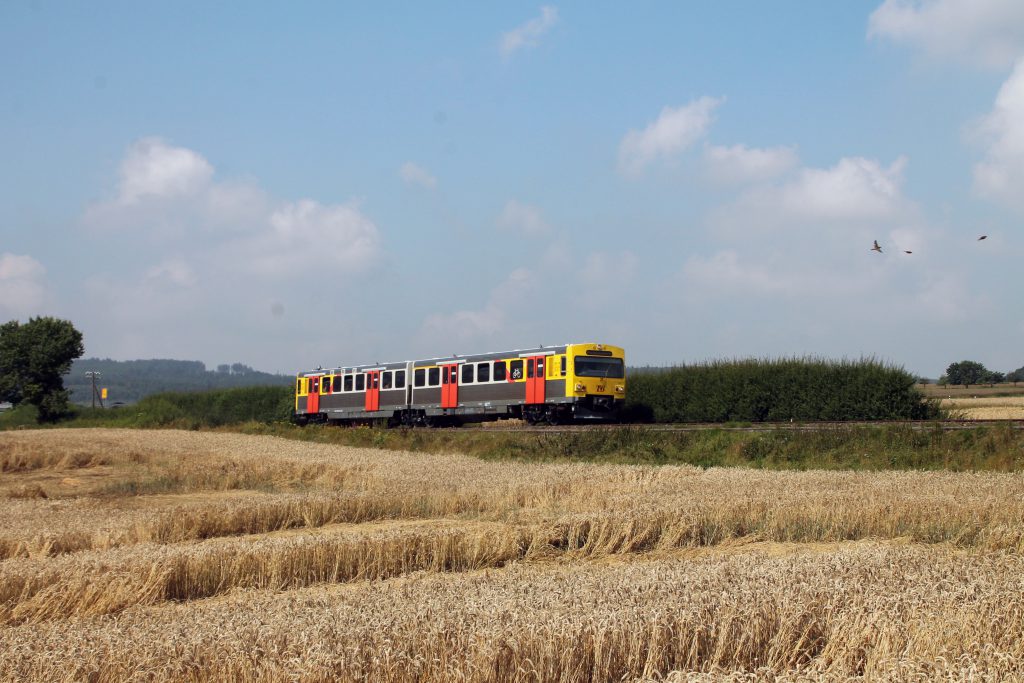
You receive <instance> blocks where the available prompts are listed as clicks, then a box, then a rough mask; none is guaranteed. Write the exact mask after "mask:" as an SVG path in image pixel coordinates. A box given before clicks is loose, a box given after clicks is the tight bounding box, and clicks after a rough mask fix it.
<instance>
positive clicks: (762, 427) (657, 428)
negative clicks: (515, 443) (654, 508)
mask: <svg viewBox="0 0 1024 683" xmlns="http://www.w3.org/2000/svg"><path fill="white" fill-rule="evenodd" d="M495 424H496V423H493V422H492V423H484V424H481V425H473V426H465V427H463V428H462V429H466V430H481V431H486V432H488V433H491V432H496V433H497V432H513V433H519V434H524V433H531V432H533V433H543V434H558V433H567V432H581V431H616V430H621V429H644V430H646V431H651V432H699V431H708V430H714V429H717V430H720V431H725V432H773V431H796V432H816V431H827V430H830V429H857V428H860V429H867V428H872V427H875V428H877V427H909V428H910V429H914V430H918V431H926V430H931V429H941V430H943V431H951V430H957V429H974V428H976V427H984V426H993V425H1003V424H1005V425H1009V426H1010V427H1012V428H1013V429H1024V420H873V421H871V420H868V421H844V422H759V423H756V424H746V423H744V424H738V425H737V424H729V423H683V424H646V423H627V424H600V425H598V424H594V425H587V424H573V425H526V424H522V425H510V426H489V425H495Z"/></svg>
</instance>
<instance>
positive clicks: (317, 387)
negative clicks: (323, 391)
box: [310, 377, 320, 394]
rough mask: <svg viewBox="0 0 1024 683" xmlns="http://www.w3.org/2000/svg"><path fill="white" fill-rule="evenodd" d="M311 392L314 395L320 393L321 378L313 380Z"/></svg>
mask: <svg viewBox="0 0 1024 683" xmlns="http://www.w3.org/2000/svg"><path fill="white" fill-rule="evenodd" d="M310 391H311V392H313V393H314V394H315V393H317V392H319V391H320V378H319V377H314V378H313V384H312V388H311V389H310Z"/></svg>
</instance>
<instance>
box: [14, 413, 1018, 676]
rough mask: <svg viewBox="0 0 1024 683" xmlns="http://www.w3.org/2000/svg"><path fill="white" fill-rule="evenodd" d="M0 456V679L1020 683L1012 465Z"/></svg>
mask: <svg viewBox="0 0 1024 683" xmlns="http://www.w3.org/2000/svg"><path fill="white" fill-rule="evenodd" d="M0 453H2V454H4V456H3V457H4V458H5V460H3V462H4V463H7V462H10V463H22V464H18V465H12V466H11V467H10V468H9V469H5V470H4V472H3V473H2V474H0V488H2V489H3V490H5V491H7V492H8V497H7V498H2V499H0V520H3V521H2V523H0V558H5V559H2V560H0V624H5V625H0V680H48V681H49V680H56V681H61V680H83V679H86V680H91V681H120V680H140V681H141V680H147V681H148V680H236V681H278V680H304V681H305V680H309V681H326V680H384V681H414V680H436V681H505V680H515V681H611V680H643V679H645V678H647V679H660V678H663V677H666V676H668V679H669V680H677V681H683V680H717V679H725V680H755V679H756V680H772V679H778V680H820V679H824V680H845V679H847V678H849V677H856V676H866V677H867V678H869V679H874V680H882V679H885V680H889V679H892V680H923V679H928V680H930V679H939V678H941V679H949V680H958V679H960V678H962V677H968V676H974V678H975V679H978V680H982V679H986V678H987V679H990V680H1007V679H1012V678H1021V679H1024V664H1022V662H1024V646H1022V645H1021V643H1022V642H1024V597H1022V596H1024V578H1022V577H1024V571H1022V570H1024V563H1022V560H1021V556H1020V554H1019V553H1020V551H1021V550H1022V549H1024V476H1022V475H1018V474H953V473H916V472H908V473H897V472H886V473H853V472H764V471H756V470H729V469H712V470H706V471H704V470H699V469H696V468H692V467H661V468H655V467H639V466H612V465H593V464H544V465H536V464H523V463H512V462H505V463H486V462H482V461H479V460H475V459H471V458H466V457H463V456H459V455H455V454H451V455H443V456H425V455H417V454H409V453H396V452H387V451H374V450H369V449H364V450H360V449H353V448H346V447H338V446H329V445H315V444H303V443H298V442H294V441H284V440H279V439H273V438H268V437H246V436H240V435H231V434H210V433H196V432H174V431H167V432H136V431H118V430H61V431H45V432H17V433H0ZM69 454H73V455H74V458H71V459H67V457H68V455H69ZM95 458H103V459H104V462H103V463H102V464H99V461H98V460H95V461H94V460H93V459H95ZM75 462H82V463H94V462H95V463H96V464H85V465H80V466H74V465H72V466H68V465H67V463H75ZM25 463H27V464H25ZM62 463H64V464H62ZM5 467H6V465H5ZM82 470H89V471H90V472H91V473H92V475H94V476H93V477H92V478H91V479H89V481H88V483H86V484H82V485H80V486H78V487H77V488H74V487H66V488H64V489H61V488H51V489H46V488H45V486H46V485H43V488H44V490H43V493H44V494H45V495H47V496H48V497H46V498H42V497H35V498H33V497H31V496H25V497H11V496H10V493H11V492H14V491H16V490H18V487H29V486H33V485H36V484H33V482H35V481H37V480H36V479H34V478H36V477H38V476H40V475H41V474H45V473H49V472H51V471H52V473H53V476H57V474H63V475H67V474H68V472H72V473H76V477H77V473H80V472H81V471H82ZM65 478H67V477H65ZM47 481H48V480H47ZM48 485H50V486H53V484H48ZM51 494H52V495H51ZM673 672H674V673H673Z"/></svg>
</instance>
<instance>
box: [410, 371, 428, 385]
mask: <svg viewBox="0 0 1024 683" xmlns="http://www.w3.org/2000/svg"><path fill="white" fill-rule="evenodd" d="M412 379H413V382H414V386H417V387H425V386H427V372H426V370H424V369H423V368H418V369H417V370H416V371H415V372H413V374H412Z"/></svg>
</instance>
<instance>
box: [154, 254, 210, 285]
mask: <svg viewBox="0 0 1024 683" xmlns="http://www.w3.org/2000/svg"><path fill="white" fill-rule="evenodd" d="M146 280H147V281H150V282H153V283H165V284H170V285H173V286H175V287H192V286H194V285H195V284H196V282H197V280H198V278H197V277H196V273H195V270H194V269H193V268H192V266H190V265H189V264H188V263H186V262H185V261H184V260H183V259H180V258H178V259H169V260H166V261H163V262H162V263H159V264H157V265H155V266H153V267H151V268H149V269H148V270H147V271H146Z"/></svg>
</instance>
